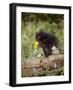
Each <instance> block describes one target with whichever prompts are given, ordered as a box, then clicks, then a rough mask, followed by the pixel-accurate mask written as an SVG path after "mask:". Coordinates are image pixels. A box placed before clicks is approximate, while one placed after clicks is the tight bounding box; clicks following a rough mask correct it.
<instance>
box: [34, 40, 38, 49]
mask: <svg viewBox="0 0 73 90" xmlns="http://www.w3.org/2000/svg"><path fill="white" fill-rule="evenodd" d="M38 45H39V42H38V41H34V49H36V48H38Z"/></svg>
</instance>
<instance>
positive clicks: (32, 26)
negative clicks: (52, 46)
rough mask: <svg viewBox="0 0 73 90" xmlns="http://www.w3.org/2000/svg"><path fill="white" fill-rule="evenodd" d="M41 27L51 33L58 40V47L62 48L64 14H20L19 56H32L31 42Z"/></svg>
mask: <svg viewBox="0 0 73 90" xmlns="http://www.w3.org/2000/svg"><path fill="white" fill-rule="evenodd" d="M41 29H43V30H44V31H45V32H50V33H53V34H54V35H55V36H56V37H57V38H58V40H59V48H60V49H62V50H64V15H63V14H42V13H40V14H38V13H37V14H36V13H24V12H22V14H21V57H22V59H24V58H29V59H30V58H32V57H33V51H34V49H33V43H34V41H35V35H36V32H38V31H40V30H41Z"/></svg>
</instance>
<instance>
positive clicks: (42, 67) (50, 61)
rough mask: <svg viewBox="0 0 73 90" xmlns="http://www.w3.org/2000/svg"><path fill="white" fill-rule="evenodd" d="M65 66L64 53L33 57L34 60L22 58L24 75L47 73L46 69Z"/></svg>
mask: <svg viewBox="0 0 73 90" xmlns="http://www.w3.org/2000/svg"><path fill="white" fill-rule="evenodd" d="M63 66H64V54H58V55H50V56H49V57H48V58H46V59H39V58H33V59H32V60H26V59H25V60H22V62H21V70H22V76H23V77H24V76H27V77H28V76H38V75H45V73H46V70H47V71H51V70H57V69H60V68H62V67H63Z"/></svg>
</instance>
